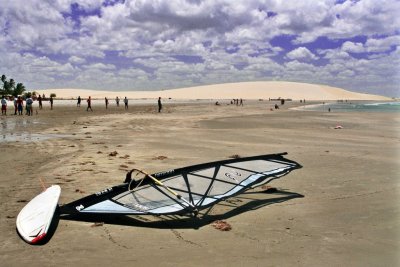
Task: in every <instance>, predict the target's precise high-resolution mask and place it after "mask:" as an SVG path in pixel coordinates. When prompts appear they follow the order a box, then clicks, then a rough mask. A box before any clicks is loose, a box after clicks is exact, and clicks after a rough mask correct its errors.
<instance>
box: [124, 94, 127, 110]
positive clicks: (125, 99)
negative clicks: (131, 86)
mask: <svg viewBox="0 0 400 267" xmlns="http://www.w3.org/2000/svg"><path fill="white" fill-rule="evenodd" d="M124 103H125V109H128V98H126V96H125V98H124Z"/></svg>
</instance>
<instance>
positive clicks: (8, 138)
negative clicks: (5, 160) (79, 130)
mask: <svg viewBox="0 0 400 267" xmlns="http://www.w3.org/2000/svg"><path fill="white" fill-rule="evenodd" d="M64 137H68V135H62V134H36V133H29V132H22V133H15V134H14V133H4V134H3V133H2V135H1V138H0V143H2V142H39V141H44V140H48V139H54V138H64Z"/></svg>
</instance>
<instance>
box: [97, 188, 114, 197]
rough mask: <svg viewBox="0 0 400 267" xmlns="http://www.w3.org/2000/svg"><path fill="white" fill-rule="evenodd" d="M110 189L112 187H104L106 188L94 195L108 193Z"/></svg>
mask: <svg viewBox="0 0 400 267" xmlns="http://www.w3.org/2000/svg"><path fill="white" fill-rule="evenodd" d="M111 191H112V187H110V188H106V189H104V190H102V191H100V192H97V193H96V196H101V195H104V194H105V193H108V192H111Z"/></svg>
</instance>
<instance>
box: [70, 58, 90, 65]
mask: <svg viewBox="0 0 400 267" xmlns="http://www.w3.org/2000/svg"><path fill="white" fill-rule="evenodd" d="M68 61H69V62H71V63H72V64H83V63H85V62H86V59H84V58H81V57H77V56H71V57H70V58H69V59H68Z"/></svg>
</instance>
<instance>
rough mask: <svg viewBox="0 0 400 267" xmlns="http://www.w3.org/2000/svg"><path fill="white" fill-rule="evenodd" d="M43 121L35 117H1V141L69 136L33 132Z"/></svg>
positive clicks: (22, 140)
mask: <svg viewBox="0 0 400 267" xmlns="http://www.w3.org/2000/svg"><path fill="white" fill-rule="evenodd" d="M42 124H43V122H41V121H39V119H36V118H33V117H19V116H15V117H14V116H7V117H1V118H0V143H3V142H35V141H43V140H47V139H53V138H63V137H68V135H63V134H42V133H31V131H33V130H35V127H36V126H38V125H42Z"/></svg>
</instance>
